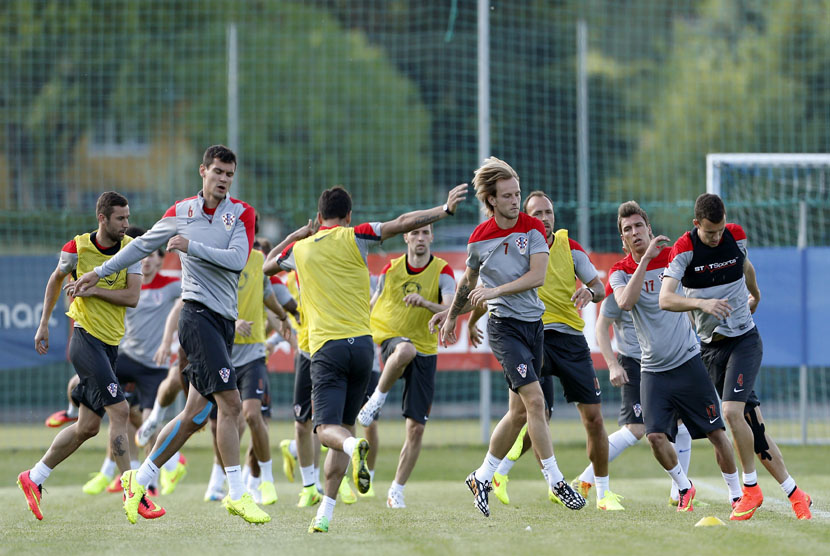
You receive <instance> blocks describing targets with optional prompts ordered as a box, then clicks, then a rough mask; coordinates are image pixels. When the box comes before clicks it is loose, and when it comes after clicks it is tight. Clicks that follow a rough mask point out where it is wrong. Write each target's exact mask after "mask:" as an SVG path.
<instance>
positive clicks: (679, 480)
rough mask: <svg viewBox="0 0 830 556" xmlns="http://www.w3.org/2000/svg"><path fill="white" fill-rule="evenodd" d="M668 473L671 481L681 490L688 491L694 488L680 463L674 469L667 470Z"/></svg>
mask: <svg viewBox="0 0 830 556" xmlns="http://www.w3.org/2000/svg"><path fill="white" fill-rule="evenodd" d="M666 473H668V474H669V477H671V480H672V481H674V484H675V485H677V488H678V489H679V490H686V489H687V488H691V487H692V483H691V481H689V478H688V477H687V476H686V473H685V472H684V471H683V468H682V467H681V466H680V464H679V463H678V464H677V465H675V466H674V468H673V469H667V470H666Z"/></svg>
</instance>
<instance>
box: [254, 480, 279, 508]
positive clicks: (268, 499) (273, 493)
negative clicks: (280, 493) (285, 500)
mask: <svg viewBox="0 0 830 556" xmlns="http://www.w3.org/2000/svg"><path fill="white" fill-rule="evenodd" d="M257 490H259V495H260V497H261V500H262V505H263V506H270V505H271V504H274V503H276V501H277V489H276V488H275V487H274V483H273V482H272V481H262V482H261V483H259V486H258V487H257Z"/></svg>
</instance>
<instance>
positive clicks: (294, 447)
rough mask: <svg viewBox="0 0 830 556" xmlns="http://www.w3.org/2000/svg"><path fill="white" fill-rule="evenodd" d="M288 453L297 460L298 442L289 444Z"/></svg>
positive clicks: (293, 441) (294, 441)
mask: <svg viewBox="0 0 830 556" xmlns="http://www.w3.org/2000/svg"><path fill="white" fill-rule="evenodd" d="M288 453H289V454H291V455H292V456H293V458H294V459H297V441H296V440H292V441H291V442H290V443H289V444H288Z"/></svg>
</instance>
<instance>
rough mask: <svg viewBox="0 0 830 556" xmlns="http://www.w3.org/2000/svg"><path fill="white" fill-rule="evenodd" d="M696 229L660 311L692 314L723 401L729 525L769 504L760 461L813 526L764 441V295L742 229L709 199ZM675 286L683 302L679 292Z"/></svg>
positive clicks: (677, 258) (682, 242) (698, 208)
mask: <svg viewBox="0 0 830 556" xmlns="http://www.w3.org/2000/svg"><path fill="white" fill-rule="evenodd" d="M693 224H694V228H692V230H691V231H689V232H686V233H685V234H683V235H682V236H681V237H680V239H678V240H677V242H676V243H675V244H674V247H673V249H672V252H671V257H670V261H671V262H670V264H669V268H668V270H667V271H666V275H665V276H664V278H663V285H662V287H661V289H660V307H661V308H663V309H665V310H668V311H691V314H692V316H693V317H694V324H695V328H696V329H697V334H698V336H700V341H701V345H700V350H701V356H702V358H703V362H704V363H705V364H706V367H707V368H708V370H709V376H710V377H711V379H712V382H714V384H715V387H716V388H717V391H718V392H719V393H720V396H721V399H722V400H723V416H724V419H726V424H727V425H728V426H729V430H730V431H731V432H732V438H733V439H734V442H735V445H736V447H737V449H738V457H739V458H740V460H741V467H742V468H743V489H742V494H741V499H740V500H739V501H738V503H737V504H736V505H735V506H734V508H733V510H732V514H731V515H730V516H729V519H731V520H736V521H740V520H746V519H749V518H751V517H752V516H753V514H754V513H755V510H757V509H758V508H759V507H760V506H761V503H762V502H763V501H764V495H763V494H762V492H761V487H760V486H759V485H758V477H757V471H756V468H755V454H757V455H758V459H759V460H760V461H761V463H762V464H763V465H764V467H766V469H767V471H769V473H770V475H772V476H773V477H774V478H775V480H776V481H778V483H779V484H780V485H781V489H782V490H783V491H784V494H786V495H787V497H788V498H789V500H790V504H791V505H792V508H793V511H794V512H795V515H796V516H797V517H798V519H810V518H811V517H812V514H811V513H810V506H811V504H812V500H811V499H810V496H809V495H807V493H805V492H804V491H803V490H801V489H800V488H798V486H796V484H795V480H794V479H793V478H792V477H791V476H790V474H789V472H788V471H787V467H786V465H785V464H784V458H783V457H782V455H781V450H779V449H778V446H777V445H776V444H775V442H774V441H773V440H772V438H771V437H770V436H769V434H767V433H766V430H765V426H764V418H763V416H762V415H761V407H760V405H761V402H760V401H759V400H758V396H757V395H756V394H755V391H754V389H753V386H754V385H755V378H756V377H757V376H758V371H759V370H760V368H761V356H762V354H763V345H762V343H761V335H760V334H759V333H758V329H757V327H756V326H755V322H754V321H753V319H752V313H754V312H755V310H756V309H757V307H758V303H759V302H760V301H761V291H760V289H759V288H758V283H757V281H756V280H755V268H754V267H753V266H752V263H750V262H749V257H748V255H747V247H746V245H747V237H746V233H745V232H744V230H743V228H742V227H741V226H739V225H738V224H732V223H727V222H726V208H725V207H724V204H723V200H722V199H721V198H720V197H718V196H717V195H714V194H711V193H704V194H702V195H700V196H699V197H698V198H697V200H696V201H695V217H694V220H693ZM678 283H680V284H682V285H683V294H685V295H683V294H680V293H678V292H677V287H678Z"/></svg>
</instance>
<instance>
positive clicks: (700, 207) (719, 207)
mask: <svg viewBox="0 0 830 556" xmlns="http://www.w3.org/2000/svg"><path fill="white" fill-rule="evenodd" d="M724 216H726V207H724V206H723V199H721V198H720V197H718V196H717V195H715V194H714V193H703V194H702V195H700V196H698V198H697V199H696V200H695V220H697V221H698V222H703V219H704V218H705V219H706V220H708V221H709V222H712V223H713V224H719V223H720V222H723V218H724Z"/></svg>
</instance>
